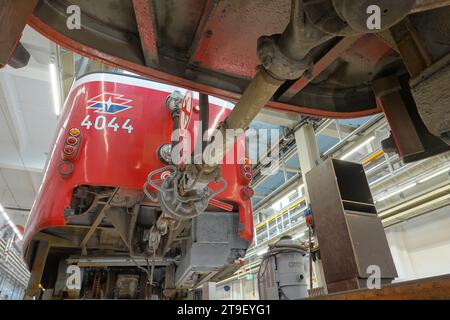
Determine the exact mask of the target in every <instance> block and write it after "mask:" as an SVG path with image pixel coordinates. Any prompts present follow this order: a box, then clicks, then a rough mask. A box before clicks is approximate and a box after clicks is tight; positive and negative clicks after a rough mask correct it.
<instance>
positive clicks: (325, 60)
mask: <svg viewBox="0 0 450 320" xmlns="http://www.w3.org/2000/svg"><path fill="white" fill-rule="evenodd" d="M359 38H361V36H353V37H345V38H343V39H342V40H340V41H339V42H338V43H337V44H336V45H335V46H334V47H333V48H331V49H330V51H328V52H327V53H326V54H325V55H324V56H323V57H322V58H321V59H320V60H319V61H317V62H316V63H315V64H314V67H313V70H312V72H311V75H310V76H309V77H305V76H302V77H301V78H300V79H298V80H297V81H296V82H295V83H294V84H293V85H292V86H291V87H290V88H289V89H287V90H286V92H284V93H283V94H282V95H281V96H280V97H279V98H278V100H279V101H282V102H288V101H289V100H290V99H291V98H292V97H293V96H295V95H296V94H297V93H298V92H300V91H301V90H302V89H303V88H305V87H306V86H307V85H308V84H309V83H310V82H311V81H313V80H314V79H315V78H316V77H317V76H318V75H319V74H321V73H322V72H323V71H324V70H325V69H326V68H328V67H329V66H330V65H331V64H332V63H333V62H334V61H336V59H337V58H339V56H340V55H341V54H342V53H343V52H344V51H346V50H348V49H349V48H350V47H351V46H352V45H353V44H354V43H355V42H356V41H357V40H358V39H359Z"/></svg>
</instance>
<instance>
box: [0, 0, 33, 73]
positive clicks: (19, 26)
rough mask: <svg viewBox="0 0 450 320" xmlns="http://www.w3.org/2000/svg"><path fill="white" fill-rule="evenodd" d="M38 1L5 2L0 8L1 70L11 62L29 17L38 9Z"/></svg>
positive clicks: (7, 0)
mask: <svg viewBox="0 0 450 320" xmlns="http://www.w3.org/2000/svg"><path fill="white" fill-rule="evenodd" d="M37 3H38V0H4V1H2V4H1V8H0V30H1V33H0V68H3V67H4V66H5V65H6V64H7V63H8V61H9V60H10V58H11V56H12V54H13V53H14V50H15V49H16V46H17V44H18V43H19V40H20V37H21V35H22V31H23V29H24V28H25V25H26V23H27V19H28V16H29V15H31V13H32V12H33V10H34V8H35V7H36V5H37Z"/></svg>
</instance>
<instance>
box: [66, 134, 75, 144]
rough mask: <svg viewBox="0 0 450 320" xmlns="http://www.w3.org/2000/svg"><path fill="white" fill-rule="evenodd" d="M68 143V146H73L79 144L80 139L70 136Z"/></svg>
mask: <svg viewBox="0 0 450 320" xmlns="http://www.w3.org/2000/svg"><path fill="white" fill-rule="evenodd" d="M66 142H67V144H69V145H71V146H73V145H75V144H77V142H78V139H77V138H75V137H72V136H70V137H68V138H67V141H66Z"/></svg>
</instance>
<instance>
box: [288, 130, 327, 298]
mask: <svg viewBox="0 0 450 320" xmlns="http://www.w3.org/2000/svg"><path fill="white" fill-rule="evenodd" d="M294 135H295V142H296V145H297V153H298V158H299V161H300V169H301V171H302V177H304V176H305V174H306V173H307V172H309V171H311V169H312V168H314V167H316V166H318V165H319V164H320V162H321V161H322V159H321V158H320V154H319V149H318V147H317V141H316V134H315V132H314V127H313V126H312V124H309V123H307V124H305V125H303V126H301V127H300V128H299V129H298V130H297V131H295V134H294ZM302 181H303V183H304V184H305V199H306V203H307V204H309V194H308V186H307V185H306V181H305V179H303V178H302ZM314 241H315V243H316V244H317V243H318V241H317V237H316V236H314ZM313 270H314V273H315V276H316V278H317V285H318V286H319V287H323V288H324V290H325V292H327V290H326V282H325V277H324V274H323V268H322V261H320V260H316V262H315V263H313ZM311 289H312V288H311Z"/></svg>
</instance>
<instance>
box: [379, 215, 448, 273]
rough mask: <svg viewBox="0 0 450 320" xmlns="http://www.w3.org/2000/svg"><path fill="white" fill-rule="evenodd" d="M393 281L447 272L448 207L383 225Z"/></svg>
mask: <svg viewBox="0 0 450 320" xmlns="http://www.w3.org/2000/svg"><path fill="white" fill-rule="evenodd" d="M386 236H387V239H388V242H389V246H390V248H391V252H392V256H393V258H394V262H395V266H396V268H397V272H398V276H399V277H398V279H397V281H405V280H412V279H419V278H426V277H432V276H437V275H442V274H448V273H450V207H444V208H440V209H437V210H435V211H432V212H429V213H427V214H425V215H422V216H419V217H416V218H414V219H411V220H409V221H404V222H402V223H400V224H397V225H394V226H392V227H388V228H386Z"/></svg>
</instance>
